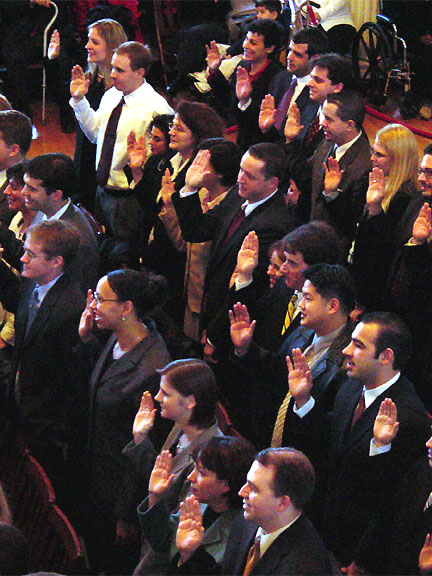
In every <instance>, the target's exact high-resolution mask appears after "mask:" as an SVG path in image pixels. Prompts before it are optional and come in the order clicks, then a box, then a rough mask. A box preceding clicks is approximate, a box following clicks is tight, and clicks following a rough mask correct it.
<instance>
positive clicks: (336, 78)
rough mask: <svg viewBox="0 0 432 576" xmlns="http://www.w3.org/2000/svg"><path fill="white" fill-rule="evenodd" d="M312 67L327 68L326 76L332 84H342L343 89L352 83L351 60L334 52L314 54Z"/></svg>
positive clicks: (349, 86)
mask: <svg viewBox="0 0 432 576" xmlns="http://www.w3.org/2000/svg"><path fill="white" fill-rule="evenodd" d="M311 65H312V68H313V67H314V66H319V67H320V68H325V69H326V70H327V78H328V79H329V80H330V82H331V83H332V84H333V86H334V85H335V84H343V85H344V90H349V89H350V88H351V85H352V80H353V78H352V66H351V60H349V59H348V58H346V57H345V56H341V55H340V54H336V53H335V52H331V53H329V54H323V55H322V56H316V57H315V58H313V59H312V61H311Z"/></svg>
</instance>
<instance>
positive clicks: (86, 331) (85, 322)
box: [78, 290, 95, 343]
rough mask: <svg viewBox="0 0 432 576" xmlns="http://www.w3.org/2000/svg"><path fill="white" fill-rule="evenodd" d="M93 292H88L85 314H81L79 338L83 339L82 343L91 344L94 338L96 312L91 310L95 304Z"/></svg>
mask: <svg viewBox="0 0 432 576" xmlns="http://www.w3.org/2000/svg"><path fill="white" fill-rule="evenodd" d="M93 300H94V297H93V292H92V291H91V290H87V300H86V307H85V308H84V312H83V313H82V314H81V318H80V323H79V327H78V333H79V337H80V338H81V341H82V342H84V343H85V342H90V340H91V339H92V338H93V334H92V330H93V326H94V322H95V318H94V310H93V308H91V307H90V306H91V303H92V302H93Z"/></svg>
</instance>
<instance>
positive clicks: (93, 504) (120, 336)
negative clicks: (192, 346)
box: [79, 269, 170, 573]
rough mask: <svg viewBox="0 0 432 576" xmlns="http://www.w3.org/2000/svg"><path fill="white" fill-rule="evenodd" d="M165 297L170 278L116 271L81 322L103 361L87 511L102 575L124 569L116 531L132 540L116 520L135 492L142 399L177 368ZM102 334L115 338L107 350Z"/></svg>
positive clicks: (92, 351) (95, 391)
mask: <svg viewBox="0 0 432 576" xmlns="http://www.w3.org/2000/svg"><path fill="white" fill-rule="evenodd" d="M164 297H165V283H164V280H163V279H162V278H160V277H152V276H149V275H148V274H146V273H143V272H137V271H135V270H128V269H124V270H116V271H114V272H109V273H108V274H107V275H106V276H104V277H103V278H101V279H100V280H99V282H98V284H97V287H96V290H95V292H94V293H92V292H91V291H89V292H88V295H87V305H86V308H85V310H84V312H83V314H82V317H81V322H80V327H79V334H80V338H81V341H82V342H83V343H84V344H86V346H83V348H87V349H88V350H87V354H86V356H87V359H89V360H91V358H94V359H95V360H96V364H95V366H94V369H93V372H92V374H91V377H90V418H89V442H88V471H89V485H88V487H87V490H88V499H87V500H88V501H86V510H85V513H86V514H87V515H88V518H87V519H86V521H84V526H83V532H84V533H85V534H86V536H87V540H86V543H87V546H88V550H89V555H90V560H91V561H92V562H93V563H94V567H95V568H96V569H98V570H100V569H104V570H108V572H110V571H111V570H119V569H120V568H119V566H116V564H115V561H114V557H115V553H116V547H115V541H116V532H117V540H118V539H119V538H120V539H121V538H124V539H126V540H127V535H129V534H130V533H131V529H130V527H129V525H128V524H127V523H124V522H121V521H120V520H119V517H118V516H117V515H116V510H117V512H118V510H119V508H121V502H122V495H123V496H125V495H126V494H127V491H128V488H127V486H126V485H125V484H124V483H125V474H126V472H127V471H126V465H125V461H124V456H123V455H122V450H123V447H124V446H125V445H126V444H127V443H128V442H129V441H130V440H132V424H133V421H134V418H135V414H136V413H137V411H138V408H139V405H140V400H141V396H142V393H143V392H144V391H145V390H149V391H150V392H152V393H153V394H154V393H156V392H157V390H158V385H159V376H158V374H157V373H156V370H158V369H160V368H163V367H164V366H165V365H166V364H168V362H169V361H170V356H169V354H168V352H167V349H166V347H165V344H164V342H163V340H162V338H161V336H160V335H159V333H158V331H157V329H156V327H155V325H154V323H153V322H152V320H151V319H150V317H149V316H148V314H150V313H151V312H152V310H153V309H154V308H155V307H157V306H160V305H161V304H162V302H163V300H164ZM94 328H97V329H98V330H99V331H110V332H111V333H112V334H111V336H110V338H109V339H108V341H107V343H106V345H105V347H104V348H103V350H102V351H101V346H99V345H98V341H97V339H96V337H95V335H94V333H93V329H94ZM117 552H118V551H117ZM133 562H134V561H133V560H132V558H131V563H132V564H133ZM132 567H133V566H132ZM110 573H113V572H112V571H111V572H110ZM114 573H115V572H114ZM117 573H120V572H117Z"/></svg>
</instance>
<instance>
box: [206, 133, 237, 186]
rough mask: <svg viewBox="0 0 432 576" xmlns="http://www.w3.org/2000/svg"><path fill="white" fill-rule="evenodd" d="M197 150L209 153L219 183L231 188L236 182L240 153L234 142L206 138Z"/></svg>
mask: <svg viewBox="0 0 432 576" xmlns="http://www.w3.org/2000/svg"><path fill="white" fill-rule="evenodd" d="M198 150H209V151H210V162H211V165H212V166H213V169H214V170H215V172H216V173H217V174H220V176H221V178H220V182H221V184H223V185H224V186H232V185H233V184H235V183H236V182H237V176H238V173H239V170H240V160H241V151H240V148H239V147H238V146H237V144H235V143H234V142H230V141H229V140H225V138H207V139H206V140H202V141H201V142H200V143H199V145H198Z"/></svg>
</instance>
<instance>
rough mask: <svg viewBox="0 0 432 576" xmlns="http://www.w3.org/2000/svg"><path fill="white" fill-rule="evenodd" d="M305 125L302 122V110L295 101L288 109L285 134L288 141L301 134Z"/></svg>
mask: <svg viewBox="0 0 432 576" xmlns="http://www.w3.org/2000/svg"><path fill="white" fill-rule="evenodd" d="M303 128H304V126H302V125H301V124H300V110H299V107H298V106H297V104H296V103H295V102H292V103H291V105H290V107H289V109H288V117H287V119H286V122H285V127H284V134H285V140H286V142H287V143H289V142H291V141H292V140H294V139H295V138H297V136H298V135H299V134H300V132H301V131H302V130H303Z"/></svg>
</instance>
